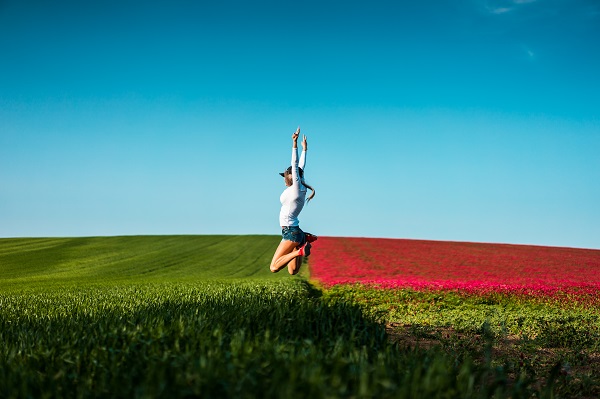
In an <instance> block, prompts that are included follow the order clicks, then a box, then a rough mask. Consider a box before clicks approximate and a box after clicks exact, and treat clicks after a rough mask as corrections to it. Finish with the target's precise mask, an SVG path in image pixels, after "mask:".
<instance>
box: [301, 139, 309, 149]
mask: <svg viewBox="0 0 600 399" xmlns="http://www.w3.org/2000/svg"><path fill="white" fill-rule="evenodd" d="M301 144H302V149H303V150H304V151H306V150H308V142H307V141H306V136H302V143H301Z"/></svg>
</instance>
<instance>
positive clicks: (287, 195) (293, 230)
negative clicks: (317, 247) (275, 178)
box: [271, 128, 317, 274]
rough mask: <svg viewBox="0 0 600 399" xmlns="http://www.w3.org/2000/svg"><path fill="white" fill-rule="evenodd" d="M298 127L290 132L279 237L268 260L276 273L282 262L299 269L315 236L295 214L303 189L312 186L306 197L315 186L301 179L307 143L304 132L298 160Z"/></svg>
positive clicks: (292, 270)
mask: <svg viewBox="0 0 600 399" xmlns="http://www.w3.org/2000/svg"><path fill="white" fill-rule="evenodd" d="M299 135H300V128H298V129H297V130H296V132H295V133H294V134H293V135H292V166H290V167H289V168H287V170H286V171H285V172H283V173H280V175H281V176H283V179H284V182H285V185H286V186H287V188H286V189H285V190H284V191H283V193H282V194H281V197H280V198H279V200H280V201H281V211H280V212H279V224H280V225H281V229H282V230H281V235H282V237H283V238H282V240H281V242H280V243H279V246H278V247H277V250H276V251H275V255H273V260H272V261H271V271H272V272H273V273H277V272H278V271H280V270H281V269H283V268H284V267H285V266H287V268H288V272H289V273H290V274H296V273H298V272H299V271H300V266H301V265H302V260H303V259H304V257H305V256H308V255H310V247H311V245H310V243H311V242H312V241H315V240H316V239H317V237H316V236H313V235H312V234H309V233H304V232H303V231H302V230H301V229H300V227H299V221H298V215H299V214H300V211H302V208H303V207H304V202H305V198H306V189H307V188H309V189H311V190H312V194H311V195H310V196H309V197H308V200H307V201H306V202H308V201H310V200H311V199H313V197H314V196H315V190H314V189H313V188H312V187H311V186H309V185H308V184H306V183H305V182H304V179H303V177H304V170H303V169H304V166H305V163H306V151H307V149H308V143H307V141H306V136H304V137H303V139H302V154H301V155H300V160H298V136H299Z"/></svg>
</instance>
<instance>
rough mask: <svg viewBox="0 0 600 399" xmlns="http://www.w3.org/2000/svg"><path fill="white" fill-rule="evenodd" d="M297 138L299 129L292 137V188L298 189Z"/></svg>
mask: <svg viewBox="0 0 600 399" xmlns="http://www.w3.org/2000/svg"><path fill="white" fill-rule="evenodd" d="M298 136H300V127H299V126H298V129H296V132H295V133H294V134H293V135H292V187H296V188H297V189H298V190H299V189H300V173H299V172H298Z"/></svg>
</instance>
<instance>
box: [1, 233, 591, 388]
mask: <svg viewBox="0 0 600 399" xmlns="http://www.w3.org/2000/svg"><path fill="white" fill-rule="evenodd" d="M278 241H279V237H275V236H145V237H95V238H44V239H42V238H40V239H33V238H31V239H0V397H2V398H29V397H30V398H44V397H49V398H50V397H52V398H54V397H67V398H70V397H77V398H79V397H82V398H83V397H107V398H109V397H110V398H112V397H123V398H132V397H148V398H150V397H152V398H154V397H164V398H193V397H202V398H221V397H233V398H245V397H248V398H253V397H261V398H263V397H265V398H269V397H277V398H295V397H298V398H305V397H313V398H334V397H348V398H354V397H360V398H363V397H364V398H370V397H395V398H417V397H423V398H429V397H434V398H435V397H447V398H455V397H457V398H458V397H460V398H488V397H496V398H503V397H544V398H551V397H572V396H579V397H586V396H587V397H593V395H595V393H596V392H597V391H596V388H597V381H596V380H594V379H593V378H592V377H590V379H589V381H587V380H585V381H584V380H582V378H583V377H578V379H577V380H574V379H573V377H572V375H571V376H570V375H569V373H568V372H567V373H565V372H564V367H565V363H564V361H563V359H564V358H562V357H560V356H558V357H555V358H554V357H553V358H552V361H553V362H554V361H555V360H556V361H557V362H556V364H554V363H548V362H546V363H545V364H540V365H536V364H533V363H531V362H529V361H525V362H516V363H523V364H521V365H519V364H515V362H514V359H513V362H512V363H511V361H510V360H511V359H510V358H507V357H506V356H505V357H502V356H496V354H495V350H496V349H497V347H498V345H497V343H498V342H499V341H498V340H499V339H502V338H503V337H505V336H507V335H508V334H513V335H514V334H515V332H514V331H512V332H511V331H508V330H507V328H503V329H502V328H498V326H496V325H490V323H489V321H490V320H492V321H494V322H495V321H498V320H497V319H494V318H489V317H486V316H485V315H484V316H481V315H478V316H477V317H479V318H476V319H474V321H470V322H469V321H468V320H470V318H471V317H470V316H469V314H468V313H464V312H463V313H462V316H461V315H460V314H459V313H460V312H455V310H456V309H457V308H459V307H460V306H462V304H464V301H458V302H457V301H456V298H454V299H453V297H452V296H451V294H447V295H443V294H439V293H438V294H436V295H438V296H437V297H431V296H427V295H433V294H419V293H414V292H412V293H411V292H408V291H396V292H394V293H390V292H387V293H386V292H377V293H374V292H372V291H369V290H364V289H362V288H360V287H354V288H353V287H349V288H340V289H332V290H328V291H321V290H319V289H317V288H315V286H314V285H312V284H311V283H310V282H309V280H308V279H307V267H306V266H305V268H304V270H303V272H302V273H301V275H300V276H293V277H292V276H290V275H288V274H287V273H285V272H281V273H278V274H272V273H271V272H270V271H269V267H268V266H269V263H270V260H271V256H272V254H273V251H274V250H275V248H276V246H277V244H278ZM436 298H437V299H436ZM510 301H512V300H511V299H498V300H496V301H495V302H493V301H492V302H489V301H488V303H484V304H483V305H485V306H488V308H487V310H486V312H488V313H490V312H491V314H496V313H497V312H495V311H494V310H493V309H492V310H490V309H491V308H489V306H492V308H493V307H494V306H495V307H496V308H497V309H500V308H503V309H505V310H504V311H505V313H506V315H511V314H516V313H519V312H523V311H526V312H529V310H527V309H529V308H527V307H531V306H535V305H534V304H531V303H521V302H515V301H512V302H510ZM426 303H427V304H430V305H431V304H437V305H439V306H438V307H435V306H428V307H427V306H424V305H423V304H426ZM510 303H512V305H510V306H513V307H512V308H510V309H509V310H507V309H506V308H507V306H508V305H507V304H510ZM419 304H421V305H419ZM459 305H460V306H459ZM479 305H480V304H478V303H477V301H475V300H474V301H472V303H470V304H469V309H471V310H470V311H471V312H473V313H472V314H473V315H475V314H477V311H478V309H479V310H481V309H482V308H481V306H479ZM483 305H482V306H483ZM402 306H404V307H405V308H406V307H407V309H409V310H410V312H412V313H410V312H409V311H408V310H407V311H406V312H404V311H403V310H402V309H403V308H402ZM419 306H421V308H419ZM415 309H421V310H420V311H419V312H418V313H419V314H421V315H423V317H421V316H414V310H415ZM444 309H448V310H449V312H445V310H444ZM536 309H537V310H536V311H537V312H538V313H536V317H538V316H539V317H544V315H545V314H548V315H551V316H552V315H554V316H552V317H551V318H550V319H548V320H550V321H551V322H554V323H555V324H556V323H558V325H559V327H560V326H562V325H563V324H564V325H568V324H565V323H567V322H566V321H565V320H567V321H568V320H570V323H571V324H570V325H571V326H574V327H573V328H575V330H573V331H571V330H564V329H562V330H561V329H560V328H559V329H558V330H557V331H561V332H563V336H565V334H566V338H565V339H566V340H567V341H568V340H569V337H573V336H576V335H577V333H578V332H579V333H580V332H581V331H583V329H582V328H583V327H582V326H583V324H581V323H582V322H587V323H588V327H590V326H591V328H592V333H591V334H592V335H589V334H588V335H586V336H585V337H588V338H589V339H588V338H586V339H584V340H583V341H581V342H578V343H577V345H578V346H577V348H575V349H576V350H577V351H578V352H577V353H576V354H574V352H573V351H574V349H573V348H570V349H571V350H570V352H569V356H571V355H572V356H576V355H583V354H586V355H589V354H590V353H595V352H594V351H595V350H597V343H596V341H594V339H595V337H596V335H594V334H595V333H596V332H597V331H596V332H594V330H593V328H595V327H596V326H597V324H598V323H597V317H596V319H594V318H593V317H594V314H596V313H597V312H596V313H594V312H591V315H592V316H590V317H591V318H589V317H588V318H587V319H586V317H587V316H586V315H587V313H585V314H584V313H582V311H581V309H575V310H573V311H572V312H571V313H569V312H567V311H566V310H565V312H566V313H560V312H561V311H559V310H556V308H551V307H548V309H550V310H549V311H548V312H550V313H544V312H545V310H544V309H546V308H545V307H538V308H536ZM552 309H554V310H552ZM428 312H429V313H428ZM452 312H454V313H456V314H455V315H454V316H452V314H454V313H452ZM552 312H554V313H552ZM556 312H558V314H559V316H556V314H557V313H556ZM484 313H485V312H484ZM409 314H413V316H411V317H413V318H412V319H410V318H409V317H408V315H409ZM528 314H529V313H528ZM436 315H437V316H436ZM441 315H446V316H444V317H446V318H445V319H443V320H442V316H441ZM425 316H427V317H428V318H427V319H426V317H425ZM584 316H585V317H584ZM507 317H508V316H506V317H504V316H502V317H500V319H502V320H504V319H506V318H507ZM536 317H533V318H530V319H523V320H525V321H523V320H521V319H520V320H521V325H522V326H524V328H525V327H527V328H530V327H531V328H533V327H535V325H536V323H538V322H539V319H537V318H536ZM549 317H550V316H549ZM460 320H462V323H463V324H460V322H459V321H460ZM582 320H583V321H582ZM594 320H595V321H594ZM407 323H408V324H407ZM453 323H454V324H453ZM561 323H562V324H561ZM590 323H591V324H590ZM400 324H402V326H409V327H406V328H405V330H407V331H408V332H407V333H404V334H403V335H402V337H401V338H404V339H398V331H399V329H398V328H394V326H397V325H400ZM492 324H493V323H492ZM538 324H539V323H538ZM386 325H387V327H386ZM454 325H455V327H456V328H455V329H454V330H452V332H453V334H452V337H451V336H450V333H449V332H448V331H450V330H449V329H448V326H454ZM386 328H387V331H386ZM440 328H446V330H440ZM515 328H517V327H515ZM578 329H579V330H578ZM503 331H504V332H503ZM565 331H566V332H565ZM454 332H459V333H460V334H462V335H460V336H457V335H456V334H454ZM445 333H447V334H448V336H447V337H446V336H445V335H443V334H445ZM436 334H437V335H436ZM440 334H441V335H440ZM503 334H504V335H503ZM569 334H571V335H569ZM538 335H539V331H538ZM407 337H408V338H410V339H406V338H407ZM535 339H536V337H534V336H533V335H532V336H531V337H530V339H529V344H530V346H531V345H535ZM590 340H591V341H590ZM595 345H596V346H595ZM523 350H526V349H523ZM532 350H533V349H532ZM535 350H537V349H535ZM525 353H526V354H529V353H530V352H525ZM526 360H527V359H526ZM574 367H577V365H576V364H574Z"/></svg>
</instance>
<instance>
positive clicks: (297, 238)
mask: <svg viewBox="0 0 600 399" xmlns="http://www.w3.org/2000/svg"><path fill="white" fill-rule="evenodd" d="M281 236H282V237H283V239H284V240H287V241H293V242H298V243H300V244H304V241H305V240H306V237H305V236H304V232H303V231H302V230H300V227H298V226H286V227H283V228H282V229H281Z"/></svg>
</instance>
